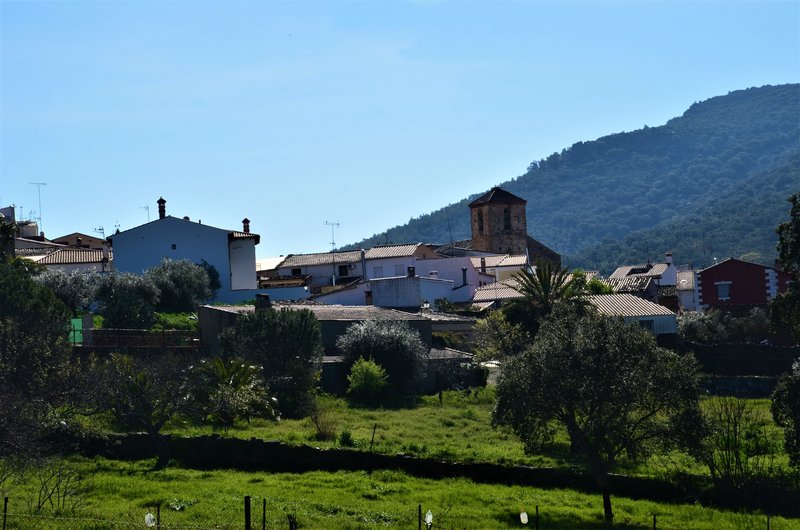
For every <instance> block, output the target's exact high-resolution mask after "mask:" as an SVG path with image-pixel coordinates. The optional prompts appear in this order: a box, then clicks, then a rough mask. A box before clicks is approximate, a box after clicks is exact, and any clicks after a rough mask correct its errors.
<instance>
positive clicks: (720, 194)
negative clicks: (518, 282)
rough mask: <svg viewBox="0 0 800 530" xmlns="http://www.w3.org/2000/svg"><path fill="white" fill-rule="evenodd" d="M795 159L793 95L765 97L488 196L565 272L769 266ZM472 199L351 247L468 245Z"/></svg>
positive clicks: (699, 106) (798, 182)
mask: <svg viewBox="0 0 800 530" xmlns="http://www.w3.org/2000/svg"><path fill="white" fill-rule="evenodd" d="M794 153H800V85H798V84H791V85H780V86H764V87H760V88H750V89H747V90H738V91H735V92H731V93H729V94H728V95H726V96H719V97H714V98H711V99H708V100H706V101H703V102H699V103H695V104H694V105H692V106H691V107H690V108H689V109H688V110H687V111H686V112H685V113H684V114H683V115H682V116H680V117H677V118H673V119H671V120H670V121H668V122H667V123H666V124H665V125H662V126H659V127H646V126H645V128H643V129H640V130H637V131H633V132H625V133H619V134H612V135H609V136H604V137H602V138H599V139H597V140H594V141H589V142H578V143H576V144H574V145H572V146H571V147H569V148H567V149H564V150H563V151H561V152H560V153H553V154H552V155H550V156H549V157H547V158H546V159H543V160H539V161H535V162H533V163H531V165H530V166H529V167H528V171H527V172H526V173H525V174H524V175H521V176H519V177H517V178H514V179H512V180H509V181H506V182H502V183H499V185H500V186H502V187H503V188H505V189H507V190H508V191H510V192H512V193H514V194H516V195H519V196H520V197H523V198H525V199H527V201H528V205H527V216H528V230H529V232H530V233H531V235H532V236H533V237H535V238H536V239H538V240H539V241H541V242H543V243H545V244H546V245H548V246H549V247H550V248H552V249H554V250H556V251H557V252H560V253H562V254H565V255H567V256H573V258H570V259H568V261H569V262H571V263H573V264H575V265H581V266H583V267H587V268H602V269H606V268H607V267H608V266H609V265H608V264H616V263H621V262H626V261H631V260H633V261H639V260H646V259H647V258H648V257H649V258H651V259H655V257H656V256H660V255H662V254H663V252H664V251H665V250H668V249H672V250H673V251H674V253H675V259H676V260H677V261H680V262H690V261H691V262H695V263H698V264H699V263H702V262H703V261H704V258H706V260H707V259H708V257H709V256H712V257H723V256H731V255H733V256H740V255H743V254H747V253H752V252H755V253H758V254H759V255H760V256H759V259H761V260H762V261H771V259H772V258H773V257H774V254H775V251H774V247H775V241H776V238H775V233H774V228H775V223H774V221H775V220H776V219H781V218H783V217H785V210H786V204H785V201H784V199H785V198H786V197H782V198H779V197H778V195H780V194H782V193H784V192H786V196H788V193H789V192H790V191H791V190H798V189H800V172H798V170H797V158H796V157H792V155H793V154H794ZM492 185H497V183H487V188H488V187H491V186H492ZM477 195H478V194H475V195H473V196H471V197H468V198H465V199H464V200H462V201H460V202H458V203H456V204H451V205H448V206H446V207H444V208H441V209H440V210H437V211H435V212H433V213H430V214H426V215H422V216H420V217H417V218H414V219H412V220H411V221H409V222H408V223H406V224H405V225H402V226H398V227H394V228H391V229H389V230H387V231H386V232H383V233H380V234H376V235H374V236H373V237H371V238H369V239H367V240H365V241H362V242H359V243H356V244H354V245H351V246H352V247H368V246H371V245H375V244H380V243H384V242H385V241H391V242H397V243H399V242H416V241H423V242H431V243H445V242H448V241H449V240H450V238H451V232H452V238H453V239H463V238H468V237H469V213H468V208H467V204H468V203H469V201H470V200H472V199H473V198H474V197H476V196H477ZM723 219H728V221H725V222H723V221H722V220H723ZM677 231H680V233H677ZM770 249H771V250H770ZM753 256H755V255H752V254H751V256H750V257H753Z"/></svg>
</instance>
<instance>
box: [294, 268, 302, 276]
mask: <svg viewBox="0 0 800 530" xmlns="http://www.w3.org/2000/svg"><path fill="white" fill-rule="evenodd" d="M302 274H303V271H301V270H300V268H297V269H292V276H301V275H302Z"/></svg>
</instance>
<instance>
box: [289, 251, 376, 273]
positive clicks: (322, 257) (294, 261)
mask: <svg viewBox="0 0 800 530" xmlns="http://www.w3.org/2000/svg"><path fill="white" fill-rule="evenodd" d="M360 260H361V251H360V250H346V251H344V252H318V253H316V254H289V255H288V256H286V258H285V259H284V260H283V261H282V262H281V263H280V265H278V267H277V268H279V269H282V268H284V267H308V266H312V265H333V264H334V263H338V264H341V265H344V264H346V263H355V262H356V261H360Z"/></svg>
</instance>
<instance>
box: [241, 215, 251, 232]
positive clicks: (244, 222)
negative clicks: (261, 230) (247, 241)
mask: <svg viewBox="0 0 800 530" xmlns="http://www.w3.org/2000/svg"><path fill="white" fill-rule="evenodd" d="M242 232H244V233H245V234H249V233H250V219H248V218H247V217H245V218H244V219H242Z"/></svg>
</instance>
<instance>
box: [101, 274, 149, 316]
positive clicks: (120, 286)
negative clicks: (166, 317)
mask: <svg viewBox="0 0 800 530" xmlns="http://www.w3.org/2000/svg"><path fill="white" fill-rule="evenodd" d="M158 298H159V292H158V288H157V287H156V285H155V284H154V283H153V281H152V280H150V279H149V278H146V277H144V276H138V275H136V274H131V273H127V272H126V273H117V272H113V273H110V274H104V275H103V276H102V278H101V280H100V282H99V285H98V287H97V302H98V305H99V312H100V314H101V315H103V318H104V325H105V326H106V327H108V328H122V329H124V328H129V329H147V328H149V327H150V326H152V325H153V322H155V308H156V304H157V303H158Z"/></svg>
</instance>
